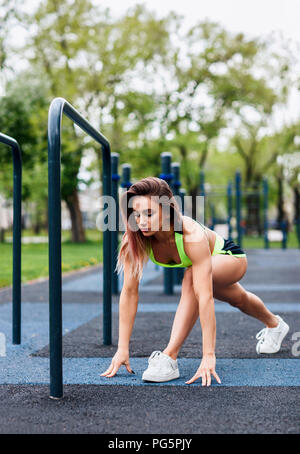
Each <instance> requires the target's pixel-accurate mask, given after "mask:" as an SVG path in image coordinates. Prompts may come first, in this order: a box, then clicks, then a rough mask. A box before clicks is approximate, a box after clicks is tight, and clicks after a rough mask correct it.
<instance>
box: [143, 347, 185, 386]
mask: <svg viewBox="0 0 300 454" xmlns="http://www.w3.org/2000/svg"><path fill="white" fill-rule="evenodd" d="M148 364H149V365H148V368H147V369H146V370H145V371H144V373H143V376H142V380H144V381H154V382H164V381H170V380H174V379H175V378H178V377H179V369H178V364H177V359H172V358H170V356H168V355H166V354H165V353H162V352H160V351H159V350H155V351H154V352H152V353H151V355H150V357H149V359H148Z"/></svg>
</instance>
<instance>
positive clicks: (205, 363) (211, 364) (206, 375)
mask: <svg viewBox="0 0 300 454" xmlns="http://www.w3.org/2000/svg"><path fill="white" fill-rule="evenodd" d="M215 368H216V356H215V355H214V354H213V355H203V358H202V361H201V364H200V367H199V369H198V370H197V372H196V373H195V375H194V376H193V377H192V378H191V379H190V380H189V381H186V382H185V383H186V384H188V385H189V384H190V383H193V382H194V381H196V380H197V379H198V378H200V377H201V378H202V386H210V384H211V375H213V376H214V377H215V379H216V380H217V382H218V383H221V380H220V377H219V376H218V374H217V372H216V370H215Z"/></svg>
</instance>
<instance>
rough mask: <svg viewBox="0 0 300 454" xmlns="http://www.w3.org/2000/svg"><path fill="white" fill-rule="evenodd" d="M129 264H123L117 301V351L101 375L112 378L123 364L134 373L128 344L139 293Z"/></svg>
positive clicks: (136, 281)
mask: <svg viewBox="0 0 300 454" xmlns="http://www.w3.org/2000/svg"><path fill="white" fill-rule="evenodd" d="M129 267H130V264H129V263H128V262H126V261H125V264H124V283H123V287H122V290H121V294H120V301H119V341H118V350H117V352H116V354H115V355H114V357H113V358H112V361H111V364H110V366H109V368H108V369H107V370H106V371H105V372H103V374H101V375H102V376H105V377H113V376H114V375H115V374H116V372H117V371H118V369H119V368H120V366H121V365H122V364H124V365H125V366H126V369H127V370H128V372H130V373H134V372H133V371H132V369H131V367H130V364H129V342H130V337H131V333H132V330H133V325H134V320H135V316H136V312H137V307H138V300H139V293H138V286H139V284H138V280H137V279H135V278H133V277H132V276H131V274H130V271H129Z"/></svg>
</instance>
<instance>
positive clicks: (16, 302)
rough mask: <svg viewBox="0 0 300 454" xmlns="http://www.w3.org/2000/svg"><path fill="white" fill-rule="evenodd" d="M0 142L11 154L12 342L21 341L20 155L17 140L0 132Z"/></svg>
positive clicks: (18, 342)
mask: <svg viewBox="0 0 300 454" xmlns="http://www.w3.org/2000/svg"><path fill="white" fill-rule="evenodd" d="M0 142H1V143H3V144H5V145H8V146H9V147H11V150H12V155H13V287H12V291H13V298H12V343H13V344H17V345H18V344H20V343H21V210H22V155H21V148H20V146H19V144H18V142H17V141H16V140H15V139H13V138H12V137H9V136H7V135H5V134H2V133H0Z"/></svg>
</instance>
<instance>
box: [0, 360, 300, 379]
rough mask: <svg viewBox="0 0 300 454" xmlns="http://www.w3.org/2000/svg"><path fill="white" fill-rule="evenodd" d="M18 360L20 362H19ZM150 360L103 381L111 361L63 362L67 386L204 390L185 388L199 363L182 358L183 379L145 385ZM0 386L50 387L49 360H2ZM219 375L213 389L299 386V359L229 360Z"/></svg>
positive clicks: (219, 367) (132, 362)
mask: <svg viewBox="0 0 300 454" xmlns="http://www.w3.org/2000/svg"><path fill="white" fill-rule="evenodd" d="M17 359H18V360H17ZM147 360H148V358H131V359H130V365H131V367H132V369H133V370H134V371H135V375H131V374H129V373H128V372H127V371H126V369H125V367H124V366H122V367H121V369H120V370H119V371H118V373H117V375H116V376H115V377H112V378H106V377H101V376H100V374H101V373H102V372H104V371H105V370H106V369H107V368H108V366H109V364H110V362H111V358H65V359H64V362H63V370H64V383H65V384H96V385H104V386H105V385H125V386H160V385H163V386H201V379H200V380H197V381H196V382H195V383H193V384H192V385H186V384H185V381H187V380H189V379H190V378H191V377H192V376H193V375H194V374H195V372H196V370H197V368H198V366H199V360H198V359H196V358H179V359H178V365H179V371H180V375H181V376H180V378H179V379H177V380H173V381H170V382H165V383H161V384H159V383H146V382H143V380H142V373H143V371H144V370H145V369H146V367H147ZM0 366H1V372H0V384H32V385H34V384H36V385H37V384H49V360H48V359H47V358H29V357H23V355H22V357H19V358H16V357H14V358H11V359H9V357H8V356H7V357H6V358H3V357H2V358H0ZM216 370H217V373H218V375H219V376H220V378H221V381H222V383H221V385H219V384H217V383H216V382H215V381H214V380H213V381H212V384H213V385H214V386H285V387H289V386H300V361H299V359H271V358H270V359H269V358H268V359H230V358H219V359H218V360H217V367H216Z"/></svg>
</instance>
